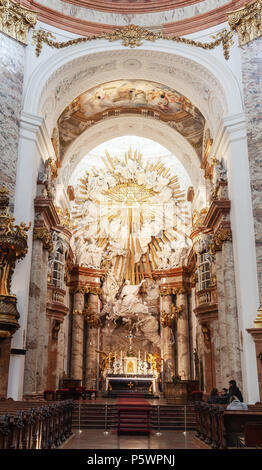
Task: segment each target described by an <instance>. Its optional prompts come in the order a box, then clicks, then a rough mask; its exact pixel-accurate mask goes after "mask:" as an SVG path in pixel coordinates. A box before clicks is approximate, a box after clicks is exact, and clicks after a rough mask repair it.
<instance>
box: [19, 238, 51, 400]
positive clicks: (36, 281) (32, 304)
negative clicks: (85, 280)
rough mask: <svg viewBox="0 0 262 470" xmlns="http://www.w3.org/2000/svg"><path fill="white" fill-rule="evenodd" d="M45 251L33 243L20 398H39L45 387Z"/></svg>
mask: <svg viewBox="0 0 262 470" xmlns="http://www.w3.org/2000/svg"><path fill="white" fill-rule="evenodd" d="M47 262H48V251H47V250H45V249H44V248H43V242H42V241H41V240H39V239H36V240H34V242H33V249H32V264H31V280H30V291H29V307H28V328H27V342H26V350H27V351H26V357H25V379H24V395H26V394H30V395H31V394H42V393H43V391H44V389H45V387H46V375H47V371H46V369H47V356H48V322H47V318H46V293H47Z"/></svg>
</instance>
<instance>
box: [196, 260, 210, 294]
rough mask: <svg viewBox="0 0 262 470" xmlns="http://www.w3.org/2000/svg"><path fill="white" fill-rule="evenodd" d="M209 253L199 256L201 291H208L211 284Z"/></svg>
mask: <svg viewBox="0 0 262 470" xmlns="http://www.w3.org/2000/svg"><path fill="white" fill-rule="evenodd" d="M207 257H208V253H202V254H201V255H199V265H198V288H199V290H203V289H207V288H208V287H209V284H210V261H209V260H208V258H207Z"/></svg>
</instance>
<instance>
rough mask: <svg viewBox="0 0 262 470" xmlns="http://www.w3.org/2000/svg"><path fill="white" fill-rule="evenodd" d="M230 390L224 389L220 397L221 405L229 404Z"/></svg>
mask: <svg viewBox="0 0 262 470" xmlns="http://www.w3.org/2000/svg"><path fill="white" fill-rule="evenodd" d="M228 397H229V395H228V390H227V388H222V391H221V393H220V397H219V403H221V404H222V405H225V404H227V403H228V401H229V400H228Z"/></svg>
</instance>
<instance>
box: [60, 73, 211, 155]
mask: <svg viewBox="0 0 262 470" xmlns="http://www.w3.org/2000/svg"><path fill="white" fill-rule="evenodd" d="M121 114H125V115H126V114H132V115H134V114H139V115H141V116H145V117H148V118H152V119H158V120H161V121H163V122H165V123H166V124H167V125H168V126H171V127H172V128H174V129H175V130H176V131H178V132H179V133H180V134H182V135H183V136H184V137H185V138H186V139H187V140H188V141H189V143H190V144H191V145H192V146H193V147H194V148H195V150H196V152H197V153H198V155H199V158H201V157H202V144H203V133H204V127H205V118H204V117H203V115H202V114H201V113H200V111H199V110H198V109H197V108H196V107H195V106H194V105H193V103H192V102H191V101H190V100H188V99H187V98H186V97H185V96H183V95H182V94H180V93H178V92H177V91H175V90H172V89H171V88H169V87H164V86H163V85H161V84H159V83H156V82H150V81H145V80H116V81H112V82H108V83H105V84H103V85H100V86H98V87H94V88H92V89H90V90H88V91H86V92H85V93H83V94H82V95H80V96H79V97H77V98H76V99H75V100H74V101H73V102H72V103H71V104H70V105H69V106H68V107H67V108H66V109H65V110H64V112H63V113H62V114H61V116H60V118H59V119H58V123H57V131H58V136H59V137H58V140H59V142H58V145H57V148H59V153H60V155H59V158H60V159H62V158H63V156H64V154H65V152H66V150H67V149H68V147H69V145H70V144H71V143H72V142H73V141H74V140H75V139H76V138H77V137H79V136H80V135H81V134H82V133H83V132H84V131H85V130H86V129H87V128H89V127H90V126H93V125H95V124H96V123H97V122H99V121H101V120H103V119H106V118H109V117H114V116H119V115H121Z"/></svg>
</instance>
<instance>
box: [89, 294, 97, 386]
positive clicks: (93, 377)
mask: <svg viewBox="0 0 262 470" xmlns="http://www.w3.org/2000/svg"><path fill="white" fill-rule="evenodd" d="M88 305H89V307H90V309H91V311H92V312H99V305H100V300H99V296H98V295H97V294H89V299H88ZM96 349H97V350H100V344H99V331H98V329H97V328H94V327H90V326H88V331H87V345H86V386H87V387H88V388H96V387H97V372H98V369H99V362H98V360H99V356H98V353H97V352H96Z"/></svg>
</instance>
